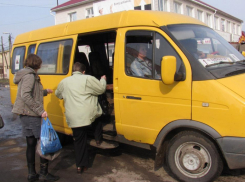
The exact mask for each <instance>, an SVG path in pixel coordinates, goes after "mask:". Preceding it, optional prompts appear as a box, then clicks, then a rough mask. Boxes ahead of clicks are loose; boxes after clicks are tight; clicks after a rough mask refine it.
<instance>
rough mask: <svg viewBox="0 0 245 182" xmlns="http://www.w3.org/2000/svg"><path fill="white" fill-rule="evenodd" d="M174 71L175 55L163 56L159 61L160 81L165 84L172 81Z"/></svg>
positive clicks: (169, 83)
mask: <svg viewBox="0 0 245 182" xmlns="http://www.w3.org/2000/svg"><path fill="white" fill-rule="evenodd" d="M175 73H176V57H174V56H164V57H162V62H161V76H162V82H163V83H164V84H166V85H171V84H173V83H174V76H175Z"/></svg>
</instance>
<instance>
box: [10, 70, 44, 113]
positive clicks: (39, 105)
mask: <svg viewBox="0 0 245 182" xmlns="http://www.w3.org/2000/svg"><path fill="white" fill-rule="evenodd" d="M14 83H15V84H18V92H17V97H16V100H15V103H14V107H13V110H12V112H13V113H16V114H22V115H28V116H41V115H42V113H43V112H44V111H45V110H44V108H43V96H46V95H47V90H43V86H42V84H41V82H40V77H39V76H38V75H37V74H36V72H35V71H34V70H33V69H32V68H30V67H26V68H23V69H21V70H20V71H18V72H17V73H16V74H15V77H14Z"/></svg>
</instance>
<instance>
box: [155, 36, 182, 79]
mask: <svg viewBox="0 0 245 182" xmlns="http://www.w3.org/2000/svg"><path fill="white" fill-rule="evenodd" d="M164 56H174V57H175V58H176V61H177V68H176V70H177V72H178V71H179V70H180V68H181V66H184V65H183V64H182V60H181V58H180V57H179V55H178V54H177V53H176V51H175V50H174V48H173V47H172V46H171V45H170V44H169V42H168V41H167V40H166V39H165V38H164V37H163V36H162V35H160V34H159V33H156V41H155V69H156V71H155V73H157V74H160V73H161V61H162V57H164ZM182 69H183V68H182ZM182 71H184V70H182ZM156 78H157V76H156ZM159 79H160V78H159Z"/></svg>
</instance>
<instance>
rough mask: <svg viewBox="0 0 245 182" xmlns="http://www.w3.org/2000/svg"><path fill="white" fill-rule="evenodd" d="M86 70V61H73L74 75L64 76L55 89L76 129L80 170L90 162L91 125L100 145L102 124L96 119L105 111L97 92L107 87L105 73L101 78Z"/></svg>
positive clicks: (80, 171) (71, 126)
mask: <svg viewBox="0 0 245 182" xmlns="http://www.w3.org/2000/svg"><path fill="white" fill-rule="evenodd" d="M85 71H86V67H85V65H84V64H82V63H79V62H76V63H75V64H74V65H73V74H72V76H70V77H67V78H65V79H63V80H62V81H61V82H60V83H59V85H58V87H57V90H56V91H55V95H56V96H57V97H58V98H59V99H64V106H65V116H66V122H67V124H68V126H69V127H70V128H71V129H72V131H73V139H74V148H75V157H76V165H77V172H78V173H82V172H83V171H85V170H86V169H87V167H88V164H89V155H88V149H87V132H88V130H90V128H91V126H92V127H93V129H94V136H95V140H96V144H97V145H101V142H102V124H101V123H100V122H97V121H95V119H96V118H98V117H99V116H101V114H102V109H101V107H100V105H99V104H98V95H101V94H103V93H104V92H105V90H106V76H105V75H103V76H101V79H100V80H98V79H96V78H95V77H93V76H90V75H85ZM103 143H104V142H103Z"/></svg>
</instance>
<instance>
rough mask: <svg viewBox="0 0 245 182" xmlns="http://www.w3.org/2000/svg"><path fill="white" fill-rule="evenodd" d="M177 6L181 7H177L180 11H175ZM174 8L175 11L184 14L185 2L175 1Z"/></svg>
mask: <svg viewBox="0 0 245 182" xmlns="http://www.w3.org/2000/svg"><path fill="white" fill-rule="evenodd" d="M176 5H177V6H176ZM176 7H177V8H179V9H177V11H178V10H179V11H180V12H176V11H175V10H176V9H175V8H176ZM173 9H174V13H178V14H183V3H181V2H179V1H173Z"/></svg>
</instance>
